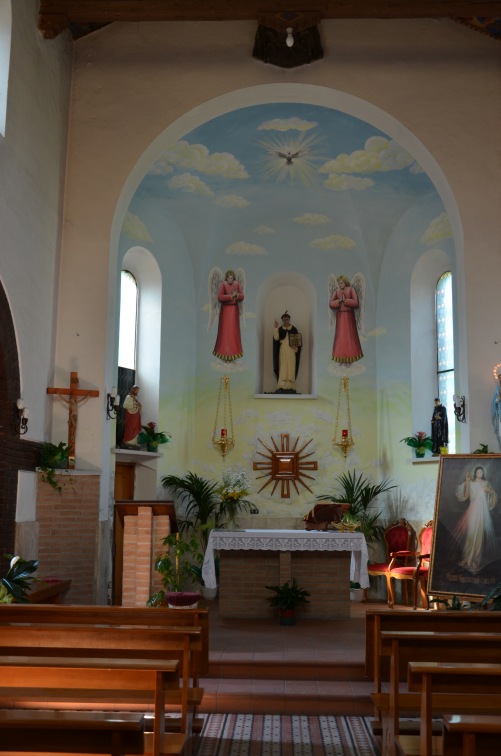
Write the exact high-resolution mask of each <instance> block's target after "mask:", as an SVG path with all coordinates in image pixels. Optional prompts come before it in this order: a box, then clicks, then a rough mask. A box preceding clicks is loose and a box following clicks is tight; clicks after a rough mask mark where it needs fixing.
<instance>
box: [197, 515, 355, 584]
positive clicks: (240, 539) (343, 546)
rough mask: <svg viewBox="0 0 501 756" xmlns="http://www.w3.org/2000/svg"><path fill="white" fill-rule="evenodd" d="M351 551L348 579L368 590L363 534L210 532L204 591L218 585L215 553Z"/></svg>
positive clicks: (252, 531)
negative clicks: (229, 551) (230, 551)
mask: <svg viewBox="0 0 501 756" xmlns="http://www.w3.org/2000/svg"><path fill="white" fill-rule="evenodd" d="M224 549H227V550H233V551H247V550H255V551H351V565H350V580H351V581H352V582H354V583H360V586H361V587H362V588H368V587H369V574H368V572H367V561H368V553H367V543H366V540H365V537H364V535H363V534H362V533H339V532H335V531H332V530H325V531H319V530H240V529H238V530H212V531H211V533H210V535H209V543H208V544H207V551H206V552H205V558H204V563H203V565H202V578H203V581H204V583H205V585H206V586H207V588H215V587H216V586H217V579H216V569H215V565H214V551H221V550H224Z"/></svg>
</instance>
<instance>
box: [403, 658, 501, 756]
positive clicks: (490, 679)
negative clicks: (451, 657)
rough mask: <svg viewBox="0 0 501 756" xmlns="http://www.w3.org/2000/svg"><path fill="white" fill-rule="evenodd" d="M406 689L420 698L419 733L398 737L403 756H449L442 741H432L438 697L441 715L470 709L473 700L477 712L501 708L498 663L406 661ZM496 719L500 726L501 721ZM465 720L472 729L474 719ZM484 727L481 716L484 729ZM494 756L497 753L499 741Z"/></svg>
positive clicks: (451, 725) (492, 727) (453, 726)
mask: <svg viewBox="0 0 501 756" xmlns="http://www.w3.org/2000/svg"><path fill="white" fill-rule="evenodd" d="M408 689H409V691H417V692H419V693H420V696H421V701H420V719H421V721H420V734H419V736H418V737H416V736H399V738H398V742H397V752H398V753H399V754H401V755H402V756H412V754H414V753H417V754H420V756H432V754H433V753H437V752H438V753H446V754H448V753H449V752H448V751H445V739H444V742H443V743H441V742H440V741H436V742H435V743H433V739H432V726H431V725H432V716H433V713H434V711H433V710H434V702H436V700H437V696H438V694H439V693H440V694H442V695H441V711H442V712H448V713H450V712H462V711H464V709H465V708H468V709H470V708H471V706H472V703H473V699H475V706H476V707H477V708H478V709H479V710H483V711H494V710H496V709H497V710H499V709H500V708H501V664H480V663H478V664H477V663H472V662H464V663H456V662H454V663H452V662H430V661H428V662H409V668H408ZM495 719H496V720H497V724H498V725H499V722H501V718H499V717H497V718H495ZM448 721H450V720H448ZM468 721H469V725H470V726H472V725H473V724H474V722H475V717H471V716H470V719H469V720H468ZM485 724H486V720H485V717H484V722H483V726H484V727H485ZM490 728H491V729H490V730H485V729H484V731H490V732H494V731H495V725H494V724H493V723H492V722H490ZM456 729H458V728H456V726H455V724H454V723H450V730H451V732H452V731H453V730H456ZM473 739H474V737H473ZM450 740H451V739H449V742H450ZM451 745H452V744H451ZM449 750H450V749H449ZM497 753H499V742H498V751H497Z"/></svg>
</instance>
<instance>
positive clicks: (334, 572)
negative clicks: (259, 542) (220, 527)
mask: <svg viewBox="0 0 501 756" xmlns="http://www.w3.org/2000/svg"><path fill="white" fill-rule="evenodd" d="M350 561H351V552H349V551H293V552H291V551H252V550H250V551H231V550H221V551H220V571H219V613H220V615H221V617H225V618H228V619H238V618H241V619H244V618H247V619H275V618H276V617H277V616H278V610H277V609H276V608H275V607H271V606H270V602H269V599H270V598H271V597H272V596H273V595H274V594H273V593H272V592H271V591H269V590H267V589H266V588H265V586H266V585H277V584H279V585H281V584H282V583H285V582H287V581H288V582H290V581H291V580H292V578H294V577H295V578H297V581H298V583H299V586H300V587H301V588H304V589H306V590H307V591H309V592H310V594H311V595H310V598H309V600H310V603H309V604H302V605H301V607H300V608H299V610H298V614H299V615H300V617H305V618H308V619H325V620H331V619H349V618H350Z"/></svg>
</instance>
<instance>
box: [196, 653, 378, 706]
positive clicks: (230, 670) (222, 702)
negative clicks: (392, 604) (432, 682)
mask: <svg viewBox="0 0 501 756" xmlns="http://www.w3.org/2000/svg"><path fill="white" fill-rule="evenodd" d="M201 686H202V687H203V688H204V691H205V692H204V698H203V702H202V706H201V708H200V711H201V712H205V713H246V714H309V715H322V714H332V715H336V716H341V715H345V716H371V714H372V713H373V706H372V701H371V697H370V694H371V692H372V690H373V685H372V683H371V682H369V681H367V680H366V678H365V676H364V664H363V663H362V662H353V663H350V661H349V660H348V661H346V662H342V663H338V662H327V663H325V662H323V661H322V660H321V659H319V660H318V661H317V662H315V663H311V662H304V661H297V662H290V661H289V662H276V661H269V662H267V661H249V662H245V661H237V660H236V661H234V662H231V661H226V662H224V661H219V662H217V663H211V665H210V671H209V676H208V677H206V678H203V679H202V681H201Z"/></svg>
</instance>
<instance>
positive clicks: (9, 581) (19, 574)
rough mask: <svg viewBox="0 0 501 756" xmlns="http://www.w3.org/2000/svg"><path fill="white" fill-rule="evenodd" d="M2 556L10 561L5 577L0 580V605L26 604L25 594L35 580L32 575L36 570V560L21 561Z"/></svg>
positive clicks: (19, 558) (16, 557)
mask: <svg viewBox="0 0 501 756" xmlns="http://www.w3.org/2000/svg"><path fill="white" fill-rule="evenodd" d="M4 556H5V558H6V559H9V560H10V564H9V569H8V570H7V572H6V573H5V576H4V577H3V578H0V604H11V603H13V602H18V603H21V604H26V603H28V599H27V598H26V594H27V593H28V591H29V589H30V587H31V584H32V582H33V580H36V578H35V577H34V575H33V573H34V572H36V571H37V569H38V560H36V559H22V558H21V557H20V556H12V554H5V555H4Z"/></svg>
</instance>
